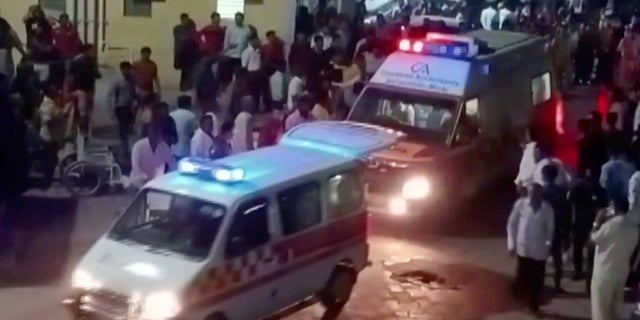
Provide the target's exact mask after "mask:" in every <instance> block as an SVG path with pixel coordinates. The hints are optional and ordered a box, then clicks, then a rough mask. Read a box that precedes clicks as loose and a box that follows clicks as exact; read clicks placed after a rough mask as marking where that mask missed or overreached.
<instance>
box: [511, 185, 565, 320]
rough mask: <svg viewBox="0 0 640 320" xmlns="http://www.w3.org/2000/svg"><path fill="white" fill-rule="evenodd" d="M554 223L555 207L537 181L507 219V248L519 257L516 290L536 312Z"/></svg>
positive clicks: (514, 290)
mask: <svg viewBox="0 0 640 320" xmlns="http://www.w3.org/2000/svg"><path fill="white" fill-rule="evenodd" d="M554 224H555V223H554V214H553V209H552V208H551V205H549V204H548V203H547V202H545V201H544V200H543V199H542V186H541V185H540V184H537V183H534V184H532V185H531V186H530V187H529V192H528V196H527V197H525V198H520V199H518V200H517V201H516V203H515V204H514V205H513V209H512V210H511V214H510V215H509V220H508V222H507V247H508V249H509V253H510V254H511V255H512V256H517V258H518V263H517V269H516V278H515V282H514V284H513V293H514V294H515V295H516V297H522V296H527V297H528V299H529V300H528V307H529V310H530V311H532V312H538V311H539V308H540V305H541V304H542V294H543V289H544V278H545V266H546V261H547V258H548V257H549V249H550V246H551V240H552V238H553V231H554V228H555V226H554Z"/></svg>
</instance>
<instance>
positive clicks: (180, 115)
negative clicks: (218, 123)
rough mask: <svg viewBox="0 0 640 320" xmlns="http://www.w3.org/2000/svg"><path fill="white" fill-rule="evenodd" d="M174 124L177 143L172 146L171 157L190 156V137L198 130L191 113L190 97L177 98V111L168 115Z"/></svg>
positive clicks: (194, 116)
mask: <svg viewBox="0 0 640 320" xmlns="http://www.w3.org/2000/svg"><path fill="white" fill-rule="evenodd" d="M169 115H170V116H171V118H173V121H174V122H175V123H176V132H177V133H178V142H177V143H176V144H174V145H173V146H172V148H173V155H174V156H176V158H177V159H180V158H184V157H188V156H189V154H190V144H191V137H193V134H194V133H195V131H196V129H197V128H198V123H197V121H196V115H195V114H194V113H193V111H191V97H190V96H180V97H178V109H176V110H174V111H173V112H171V113H170V114H169Z"/></svg>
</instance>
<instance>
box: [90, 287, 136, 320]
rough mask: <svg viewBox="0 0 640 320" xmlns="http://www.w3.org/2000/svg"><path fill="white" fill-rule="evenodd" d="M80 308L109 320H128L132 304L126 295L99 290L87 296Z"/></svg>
mask: <svg viewBox="0 0 640 320" xmlns="http://www.w3.org/2000/svg"><path fill="white" fill-rule="evenodd" d="M80 308H81V310H83V311H85V312H88V313H91V314H97V315H99V316H101V317H103V318H106V319H109V320H127V318H128V316H129V309H130V303H129V297H128V296H126V295H123V294H119V293H115V292H112V291H108V290H104V289H99V290H95V291H92V292H90V293H88V294H86V295H85V296H84V297H83V298H82V303H81V305H80Z"/></svg>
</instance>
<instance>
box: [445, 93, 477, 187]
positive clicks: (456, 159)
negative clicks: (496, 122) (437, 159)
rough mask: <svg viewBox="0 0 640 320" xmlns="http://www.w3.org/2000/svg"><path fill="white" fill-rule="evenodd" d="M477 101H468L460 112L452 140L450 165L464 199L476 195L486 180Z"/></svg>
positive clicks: (474, 99)
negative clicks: (452, 167)
mask: <svg viewBox="0 0 640 320" xmlns="http://www.w3.org/2000/svg"><path fill="white" fill-rule="evenodd" d="M478 110H479V100H478V98H472V99H468V100H467V101H466V102H465V103H464V104H463V106H462V110H461V111H460V119H459V120H458V124H457V125H456V128H455V131H454V135H453V138H452V142H451V146H452V150H451V156H450V157H449V161H450V165H452V166H454V167H455V168H454V170H456V173H455V176H456V180H454V181H458V182H459V183H460V185H458V186H456V188H457V189H458V190H460V192H461V193H462V195H463V196H464V197H468V196H473V195H474V194H476V193H477V192H478V191H479V189H480V188H481V186H482V185H483V183H484V181H483V180H484V179H486V174H485V172H484V171H485V170H486V154H485V153H484V151H483V150H484V148H483V145H482V139H480V123H479V114H478Z"/></svg>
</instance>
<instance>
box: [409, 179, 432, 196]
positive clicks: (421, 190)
mask: <svg viewBox="0 0 640 320" xmlns="http://www.w3.org/2000/svg"><path fill="white" fill-rule="evenodd" d="M430 193H431V183H430V182H429V179H427V178H425V177H413V178H411V179H409V180H407V181H406V182H405V183H404V186H402V197H403V198H405V199H409V200H419V199H424V198H426V197H427V196H429V194H430Z"/></svg>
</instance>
